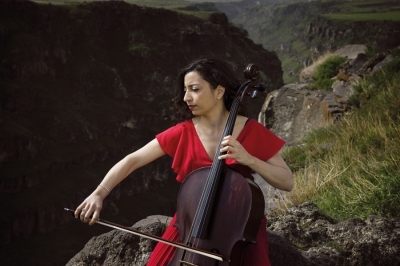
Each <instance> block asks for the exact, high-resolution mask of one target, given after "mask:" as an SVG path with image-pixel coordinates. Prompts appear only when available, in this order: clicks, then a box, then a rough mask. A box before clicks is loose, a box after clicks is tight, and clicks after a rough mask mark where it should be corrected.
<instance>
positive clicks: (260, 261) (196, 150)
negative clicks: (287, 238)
mask: <svg viewBox="0 0 400 266" xmlns="http://www.w3.org/2000/svg"><path fill="white" fill-rule="evenodd" d="M156 138H157V140H158V142H159V143H160V145H161V148H162V149H163V150H164V152H165V153H167V154H168V155H169V156H171V157H172V158H173V162H172V169H173V170H174V172H175V173H176V174H177V177H176V179H177V181H178V182H180V183H181V182H183V180H184V179H185V177H186V176H187V175H188V174H189V173H191V172H192V171H194V170H196V169H198V168H200V167H204V166H211V165H212V159H211V158H210V157H209V156H208V154H207V152H206V150H205V149H204V147H203V144H202V143H201V141H200V139H199V137H198V135H197V132H196V129H195V127H194V124H193V122H192V120H187V121H185V122H182V123H179V124H177V125H175V126H173V127H171V128H169V129H167V130H166V131H164V132H162V133H160V134H158V135H157V136H156ZM237 140H238V141H239V142H240V143H241V144H242V146H243V147H244V148H245V149H246V151H247V152H249V153H250V154H251V155H253V156H255V157H257V158H259V159H260V160H263V161H266V160H268V159H269V158H271V157H272V156H273V155H275V154H276V153H277V152H278V151H279V150H280V149H281V148H282V147H283V145H284V144H285V142H284V141H283V140H282V139H280V138H278V137H277V136H276V135H274V134H273V133H272V132H271V131H269V130H268V129H267V128H265V127H264V126H263V125H261V124H260V123H258V122H257V121H256V120H253V119H249V120H247V123H246V125H245V126H244V128H243V130H242V131H241V132H240V134H239V136H238V137H237ZM225 162H226V164H228V165H229V167H230V168H232V169H234V170H235V171H237V172H239V173H240V174H241V175H242V176H244V177H246V178H250V179H253V176H252V175H251V169H250V168H249V167H247V166H243V165H240V164H238V163H237V162H236V161H235V160H234V159H227V160H225ZM175 218H176V217H175V216H174V217H173V219H172V221H171V223H170V224H169V226H168V228H167V229H166V231H165V232H164V234H163V238H165V239H168V240H171V241H176V242H177V241H179V232H178V229H177V228H176V227H174V224H175ZM256 241H257V244H256V245H250V246H249V247H248V248H246V250H245V254H244V258H245V259H244V263H243V265H251V266H270V262H269V257H268V249H269V248H268V239H267V233H266V218H264V219H263V220H262V221H261V224H260V228H259V230H258V233H257V238H256ZM174 253H175V248H174V247H172V246H170V245H166V244H163V243H158V244H157V245H156V247H155V249H154V250H153V252H152V254H151V256H150V259H149V261H148V263H147V266H165V265H167V264H168V263H169V261H170V260H171V259H172V257H173V256H174Z"/></svg>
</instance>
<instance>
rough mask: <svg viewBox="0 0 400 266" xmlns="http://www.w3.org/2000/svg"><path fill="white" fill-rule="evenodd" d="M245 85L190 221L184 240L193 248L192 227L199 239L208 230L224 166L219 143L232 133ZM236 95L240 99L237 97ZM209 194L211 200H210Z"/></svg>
mask: <svg viewBox="0 0 400 266" xmlns="http://www.w3.org/2000/svg"><path fill="white" fill-rule="evenodd" d="M247 84H249V83H248V82H245V84H242V86H240V88H239V89H238V92H237V94H236V98H235V99H234V101H233V102H232V105H231V108H230V115H229V117H228V121H227V124H226V126H225V129H224V131H223V133H222V136H221V139H220V141H219V145H218V148H217V150H216V153H215V156H214V160H213V165H212V167H211V171H210V172H209V175H208V177H207V180H206V184H205V188H204V189H203V191H202V194H201V197H200V201H199V205H198V207H197V208H196V212H195V216H194V219H193V221H192V224H191V227H190V230H189V234H188V236H187V239H186V244H188V243H190V239H191V238H193V239H192V242H193V243H191V244H192V246H194V247H198V246H199V243H200V239H199V238H196V236H192V234H193V230H194V227H196V232H195V233H196V234H197V236H199V237H200V236H203V234H204V236H205V233H206V232H205V230H207V228H209V226H208V223H209V222H210V215H211V214H210V212H211V211H212V207H213V205H214V204H213V203H214V198H215V195H216V189H217V187H218V185H219V183H220V176H221V174H222V167H223V164H224V161H220V160H219V159H218V157H219V156H220V155H221V154H222V153H221V152H220V149H221V142H222V140H223V138H224V137H225V136H227V135H231V134H232V132H233V128H234V123H235V120H236V117H237V111H238V109H239V105H240V102H241V100H242V99H243V95H244V92H245V90H243V88H245V87H247ZM242 90H243V91H242ZM238 95H239V96H240V97H238ZM239 98H240V99H239ZM233 114H234V115H233ZM210 194H211V198H210ZM198 217H200V218H198ZM199 219H200V220H199ZM199 230H200V233H199V232H198V231H199ZM194 256H195V254H194V253H192V252H190V253H189V259H186V258H185V261H188V262H190V261H192V260H193V257H194Z"/></svg>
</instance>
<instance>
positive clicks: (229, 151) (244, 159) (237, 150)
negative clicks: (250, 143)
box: [218, 136, 253, 165]
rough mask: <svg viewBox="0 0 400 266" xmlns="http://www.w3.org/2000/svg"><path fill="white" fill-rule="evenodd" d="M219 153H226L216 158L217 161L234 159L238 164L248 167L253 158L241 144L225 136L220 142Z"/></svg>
mask: <svg viewBox="0 0 400 266" xmlns="http://www.w3.org/2000/svg"><path fill="white" fill-rule="evenodd" d="M221 146H222V148H221V150H220V152H221V153H224V152H226V154H224V155H221V156H219V157H218V159H219V160H223V159H228V158H231V159H235V160H236V161H237V162H238V163H240V164H243V165H249V164H250V162H251V160H252V159H253V156H251V155H250V154H249V153H248V152H247V151H246V149H245V148H243V146H242V144H241V143H240V142H239V141H237V140H236V139H234V138H233V137H232V136H226V137H225V138H224V139H223V140H222V142H221Z"/></svg>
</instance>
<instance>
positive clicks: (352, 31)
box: [216, 0, 400, 83]
mask: <svg viewBox="0 0 400 266" xmlns="http://www.w3.org/2000/svg"><path fill="white" fill-rule="evenodd" d="M216 6H217V7H218V9H220V10H221V11H223V12H226V14H227V16H228V18H229V19H230V20H231V21H232V22H233V23H234V24H235V25H237V26H238V27H241V28H243V29H245V30H247V31H248V33H249V36H250V38H251V39H252V40H254V41H255V42H256V43H260V44H262V45H263V46H264V47H265V48H266V49H268V50H272V51H275V52H276V53H277V54H278V56H279V58H280V60H281V61H282V68H283V70H284V81H285V83H291V82H296V81H298V77H299V72H300V71H301V69H302V68H304V67H307V66H309V65H310V64H312V62H313V60H315V59H316V58H318V57H319V56H320V55H322V54H323V53H325V52H327V51H331V52H332V51H335V50H337V49H338V48H340V47H342V46H343V45H345V44H366V45H368V46H369V47H371V49H372V50H375V52H379V51H381V52H382V51H386V50H387V49H392V48H394V47H396V46H397V45H399V44H400V40H399V38H397V35H398V34H399V29H400V3H399V2H398V1H385V0H379V1H369V0H364V1H312V2H305V1H304V2H298V3H292V2H291V1H287V2H284V1H282V2H279V3H262V2H261V1H260V2H258V3H254V2H253V3H251V4H248V5H244V2H242V3H240V4H237V3H229V4H228V3H219V4H217V5H216Z"/></svg>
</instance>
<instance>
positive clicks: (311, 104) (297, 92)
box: [259, 84, 328, 145]
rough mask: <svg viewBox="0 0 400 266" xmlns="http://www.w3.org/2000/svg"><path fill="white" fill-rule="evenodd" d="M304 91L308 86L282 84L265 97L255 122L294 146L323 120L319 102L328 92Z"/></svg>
mask: <svg viewBox="0 0 400 266" xmlns="http://www.w3.org/2000/svg"><path fill="white" fill-rule="evenodd" d="M307 88H308V84H289V85H285V86H283V87H282V88H281V89H279V90H276V91H273V92H271V93H270V94H268V96H267V98H266V100H265V102H264V105H263V107H262V109H261V112H260V115H259V122H260V123H261V124H263V125H265V126H266V127H268V128H269V129H270V130H272V131H273V132H274V133H275V134H277V135H278V136H279V137H281V138H282V139H284V140H285V141H286V142H287V144H288V145H292V144H295V143H296V142H297V141H298V140H299V139H301V138H302V137H303V136H304V135H305V134H306V133H307V132H309V131H310V130H312V129H315V128H318V127H320V126H321V125H322V124H323V123H324V121H325V119H324V117H323V109H322V108H323V106H322V104H321V102H322V100H323V99H324V97H325V95H326V94H327V93H328V92H326V91H308V90H307Z"/></svg>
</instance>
